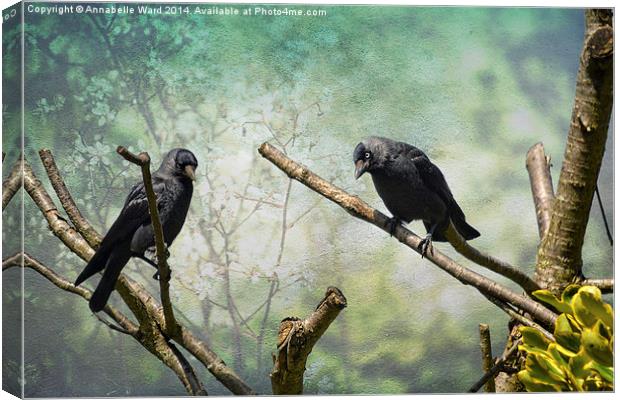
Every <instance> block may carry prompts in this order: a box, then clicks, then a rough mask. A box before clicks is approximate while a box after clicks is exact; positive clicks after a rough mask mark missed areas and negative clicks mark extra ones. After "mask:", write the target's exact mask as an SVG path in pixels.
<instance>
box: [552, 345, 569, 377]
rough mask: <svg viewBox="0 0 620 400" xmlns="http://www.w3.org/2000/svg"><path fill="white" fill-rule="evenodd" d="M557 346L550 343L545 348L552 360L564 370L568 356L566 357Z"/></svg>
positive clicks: (566, 366) (566, 368)
mask: <svg viewBox="0 0 620 400" xmlns="http://www.w3.org/2000/svg"><path fill="white" fill-rule="evenodd" d="M559 348H562V346H559V345H558V344H557V343H551V344H550V345H549V348H548V349H547V353H548V354H549V355H550V356H551V358H553V360H554V361H555V362H556V363H557V364H558V366H560V367H561V368H562V369H563V370H564V371H566V370H568V369H569V367H568V357H566V356H565V355H564V354H562V352H560V351H559Z"/></svg>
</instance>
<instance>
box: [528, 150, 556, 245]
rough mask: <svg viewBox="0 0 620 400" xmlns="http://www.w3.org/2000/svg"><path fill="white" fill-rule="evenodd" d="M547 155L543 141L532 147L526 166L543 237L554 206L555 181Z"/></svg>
mask: <svg viewBox="0 0 620 400" xmlns="http://www.w3.org/2000/svg"><path fill="white" fill-rule="evenodd" d="M549 160H550V159H549V158H548V157H547V156H546V155H545V148H544V146H543V144H542V143H536V144H535V145H534V146H532V147H530V149H529V150H528V152H527V156H526V158H525V167H526V168H527V172H528V174H529V176H530V186H531V187H532V196H533V197H534V207H535V208H536V221H537V222H538V234H539V236H540V238H541V239H542V238H543V237H544V236H545V234H546V233H547V231H548V230H549V223H550V222H551V208H552V207H553V200H554V199H555V196H554V195H553V181H552V180H551V163H550V161H549Z"/></svg>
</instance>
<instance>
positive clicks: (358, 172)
mask: <svg viewBox="0 0 620 400" xmlns="http://www.w3.org/2000/svg"><path fill="white" fill-rule="evenodd" d="M366 167H367V165H366V163H365V162H364V160H357V161H356V162H355V179H359V178H360V176H362V175H364V172H366Z"/></svg>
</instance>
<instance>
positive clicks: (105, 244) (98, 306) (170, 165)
mask: <svg viewBox="0 0 620 400" xmlns="http://www.w3.org/2000/svg"><path fill="white" fill-rule="evenodd" d="M197 166H198V161H197V160H196V157H195V156H194V154H193V153H192V152H191V151H189V150H186V149H173V150H171V151H170V152H168V154H166V156H165V157H164V160H163V161H162V163H161V166H160V167H159V169H158V170H157V171H156V172H155V173H154V174H153V175H152V180H153V190H154V192H155V196H156V197H157V208H158V210H159V218H160V220H161V223H162V230H163V233H164V240H165V242H166V245H167V246H170V245H171V244H172V241H173V240H174V239H175V238H176V237H177V235H178V234H179V232H180V231H181V228H182V227H183V223H184V222H185V217H186V215H187V210H188V209H189V204H190V201H191V199H192V191H193V183H192V181H193V180H194V179H195V171H196V167H197ZM154 247H155V237H154V234H153V225H151V216H150V214H149V208H148V201H147V198H146V191H145V189H144V182H140V183H138V184H136V185H134V187H133V188H132V189H131V192H130V193H129V196H127V199H126V200H125V205H124V206H123V209H122V210H121V213H120V215H119V216H118V218H116V221H114V224H112V227H111V228H110V230H109V231H108V233H107V234H106V235H105V237H104V238H103V240H102V241H101V245H100V247H99V249H98V250H97V252H96V253H95V254H94V255H93V258H91V259H90V261H89V262H88V264H87V265H86V267H85V268H84V271H82V273H81V274H80V276H78V277H77V279H76V281H75V286H78V285H79V284H80V283H82V282H84V281H85V280H86V279H88V278H90V277H91V276H93V275H94V274H96V273H97V272H99V271H101V270H105V271H104V272H103V277H102V278H101V280H100V281H99V284H98V285H97V289H95V292H94V293H93V296H92V297H91V299H90V302H89V306H90V309H91V310H92V311H93V312H97V311H101V310H102V309H103V308H104V307H105V305H106V303H107V302H108V298H109V297H110V294H111V293H112V290H113V289H114V285H115V284H116V280H117V279H118V276H119V274H120V273H121V270H122V269H123V267H124V266H125V265H126V264H127V262H129V259H130V258H131V257H138V258H140V259H142V260H144V261H146V262H148V263H149V264H150V265H151V266H154V267H156V268H157V264H156V263H155V262H154V261H152V260H150V259H148V258H147V257H146V256H145V254H144V253H145V252H146V251H149V252H151V253H153V249H154ZM156 275H157V274H156Z"/></svg>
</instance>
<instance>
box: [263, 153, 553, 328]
mask: <svg viewBox="0 0 620 400" xmlns="http://www.w3.org/2000/svg"><path fill="white" fill-rule="evenodd" d="M258 151H259V153H260V154H261V155H262V156H263V157H265V158H267V159H268V160H269V161H271V162H272V163H273V164H274V165H276V166H277V167H278V168H280V169H281V170H282V171H283V172H284V173H286V174H287V175H288V176H289V177H290V178H292V179H295V180H297V181H299V182H301V183H302V184H304V185H306V186H307V187H309V188H310V189H312V190H314V191H315V192H317V193H318V194H320V195H322V196H324V197H326V198H327V199H328V200H331V201H332V202H334V203H336V204H338V205H339V206H340V207H342V208H344V209H345V210H346V211H347V212H348V213H349V214H351V215H352V216H354V217H356V218H359V219H361V220H363V221H366V222H369V223H371V224H373V225H375V226H377V227H379V228H381V229H383V230H384V231H385V232H388V233H389V227H388V226H389V225H388V223H389V219H388V217H386V216H385V215H384V214H383V213H381V212H379V211H377V210H375V209H374V208H372V207H370V206H369V205H368V204H366V203H365V202H364V201H362V200H361V199H360V198H359V197H357V196H352V195H350V194H349V193H347V192H345V191H344V190H342V189H340V188H339V187H337V186H335V185H333V184H331V183H329V182H327V181H326V180H325V179H323V178H321V177H320V176H318V175H316V174H315V173H313V172H312V171H310V170H309V169H308V168H307V167H305V166H302V165H300V164H298V163H297V162H295V161H293V160H292V159H290V158H289V157H287V156H286V155H284V154H283V153H282V152H281V151H280V150H278V149H276V148H275V147H273V146H272V145H270V144H268V143H263V144H262V145H261V146H260V148H259V149H258ZM394 237H395V238H396V239H398V240H399V241H400V242H401V243H403V244H405V245H406V246H408V247H410V248H411V249H413V250H414V251H416V252H419V250H418V245H419V244H420V242H421V238H420V237H419V236H417V235H415V234H414V233H412V232H411V231H410V230H408V229H407V228H405V227H403V226H398V227H397V228H396V231H395V232H394ZM427 256H428V257H427V258H428V260H429V261H431V262H432V263H433V264H435V265H436V266H438V267H439V268H441V269H443V270H444V271H446V272H447V273H449V274H450V275H452V276H453V277H455V278H456V279H458V280H459V281H460V282H462V283H464V284H467V285H471V286H474V287H475V288H476V289H478V290H479V291H480V292H481V293H482V294H484V295H486V296H491V297H495V298H498V299H500V300H502V301H505V302H508V303H510V304H513V305H514V306H516V307H519V308H521V309H523V310H524V311H526V312H528V313H530V314H531V315H532V316H533V317H534V318H536V319H538V320H539V321H540V322H542V323H544V324H545V325H547V326H551V325H553V323H554V322H555V319H556V318H557V316H556V314H555V313H553V312H552V311H550V310H549V309H547V308H545V307H543V306H542V305H541V304H539V303H537V302H535V301H534V300H532V299H530V298H528V297H526V296H522V295H519V294H517V293H515V292H513V291H512V290H510V289H508V288H506V287H504V286H502V285H500V284H499V283H497V282H494V281H492V280H491V279H488V278H486V277H485V276H483V275H480V274H478V273H476V272H473V271H471V270H469V269H467V268H465V267H463V266H461V265H460V264H458V263H457V262H455V261H454V260H452V259H451V258H449V257H448V256H446V255H444V254H443V253H441V252H440V251H439V250H437V249H434V251H433V254H427Z"/></svg>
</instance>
